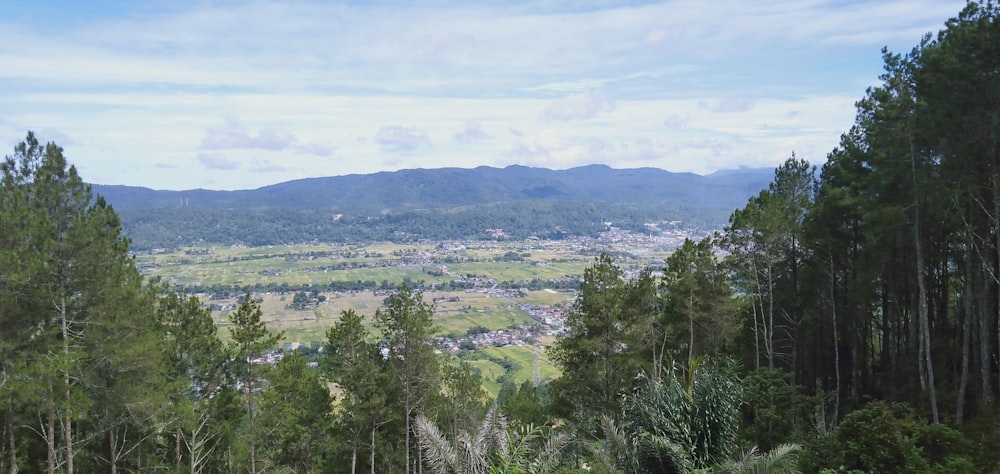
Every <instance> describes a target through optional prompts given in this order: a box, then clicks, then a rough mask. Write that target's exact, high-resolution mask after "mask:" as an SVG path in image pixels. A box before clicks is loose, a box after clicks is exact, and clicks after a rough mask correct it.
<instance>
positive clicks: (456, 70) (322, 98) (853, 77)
mask: <svg viewBox="0 0 1000 474" xmlns="http://www.w3.org/2000/svg"><path fill="white" fill-rule="evenodd" d="M964 4H965V2H964V1H960V0H873V1H868V0H839V1H826V0H766V1H756V0H753V1H751V0H712V1H701V0H667V1H660V2H644V1H625V0H623V1H618V0H575V1H554V0H496V1H492V0H485V1H475V2H474V1H454V0H436V1H426V2H422V1H418V0H414V1H379V0H374V1H354V0H352V1H315V2H313V1H282V2H263V1H243V0H223V1H212V0H146V1H139V0H136V1H110V0H109V1H99V0H93V1H87V2H79V1H76V0H67V1H46V0H4V1H3V2H0V145H3V148H4V151H3V152H2V154H3V155H10V154H12V153H13V147H14V145H15V144H16V143H18V142H20V141H21V140H23V139H24V137H25V136H26V133H27V131H28V130H33V131H34V132H35V133H36V135H37V136H38V137H39V138H40V139H41V140H43V141H53V142H55V143H57V144H58V145H60V146H62V147H63V149H64V153H65V155H66V157H67V159H68V160H69V161H70V163H72V164H74V165H75V166H76V167H77V170H78V171H79V173H80V175H81V176H82V177H83V178H84V180H86V181H88V182H92V183H99V184H125V185H132V186H145V187H149V188H154V189H177V190H179V189H193V188H206V189H224V190H231V189H253V188H258V187H261V186H265V185H269V184H274V183H279V182H283V181H289V180H293V179H300V178H307V177H320V176H337V175H346V174H362V173H373V172H378V171H394V170H398V169H408V168H442V167H460V168H473V167H476V166H484V165H485V166H494V167H504V166H508V165H514V164H517V165H525V166H535V167H546V168H552V169H566V168H572V167H576V166H582V165H587V164H595V163H596V164H606V165H609V166H611V167H613V168H641V167H654V168H661V169H665V170H669V171H674V172H694V173H698V174H707V173H711V172H714V171H717V170H720V169H733V168H741V167H753V168H758V167H776V166H778V165H780V164H781V163H782V162H783V161H784V160H785V159H787V158H788V157H789V156H790V155H791V154H792V153H793V152H794V153H795V154H796V155H797V156H798V157H800V158H804V159H806V160H808V161H810V162H811V163H814V164H822V163H823V162H824V160H825V158H826V155H827V154H828V153H829V152H830V151H831V150H832V149H833V148H834V147H835V146H836V145H837V142H838V140H839V137H840V135H841V134H842V133H844V132H845V131H846V130H848V129H849V128H850V126H851V125H852V123H853V122H854V116H855V108H854V103H855V102H856V101H857V100H858V99H860V98H861V97H863V95H864V93H865V89H866V88H867V87H869V86H871V85H875V84H877V83H878V76H879V74H881V72H882V59H881V48H882V47H883V46H885V47H888V48H889V50H890V51H895V52H908V51H909V50H910V49H911V48H913V46H915V45H916V44H917V43H918V42H919V41H920V38H921V36H923V35H924V34H926V33H936V32H937V31H938V30H940V29H941V28H943V25H944V22H945V21H946V20H947V19H948V18H950V17H953V16H956V15H957V14H958V12H959V11H960V10H961V8H962V7H963V6H964Z"/></svg>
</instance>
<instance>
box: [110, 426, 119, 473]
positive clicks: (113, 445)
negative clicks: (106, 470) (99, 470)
mask: <svg viewBox="0 0 1000 474" xmlns="http://www.w3.org/2000/svg"><path fill="white" fill-rule="evenodd" d="M108 460H109V461H110V462H111V474H118V435H117V431H115V429H114V428H112V429H111V430H109V432H108Z"/></svg>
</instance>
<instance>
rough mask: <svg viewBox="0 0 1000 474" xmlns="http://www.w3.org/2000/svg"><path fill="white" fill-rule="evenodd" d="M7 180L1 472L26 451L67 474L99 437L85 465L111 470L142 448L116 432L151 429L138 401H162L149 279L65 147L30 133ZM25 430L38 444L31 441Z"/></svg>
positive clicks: (1, 291) (1, 198)
mask: <svg viewBox="0 0 1000 474" xmlns="http://www.w3.org/2000/svg"><path fill="white" fill-rule="evenodd" d="M0 174H2V175H0V221H2V222H3V223H4V224H3V226H0V243H2V244H3V250H0V325H2V326H3V327H4V330H3V331H2V335H0V374H2V376H0V397H2V401H0V409H2V410H3V415H4V416H3V424H4V426H3V428H4V429H3V432H4V434H5V442H4V443H2V444H0V446H2V447H0V450H3V451H4V456H3V459H4V462H5V464H6V465H7V467H8V468H9V469H10V470H13V471H16V470H17V469H18V468H19V466H26V464H25V462H24V461H25V458H24V457H20V456H18V452H19V451H20V450H21V449H26V450H28V452H36V453H37V452H38V451H35V450H36V449H40V451H42V452H44V453H45V456H44V460H45V469H46V471H48V472H55V471H56V470H61V471H64V472H68V473H72V472H73V471H74V470H76V469H77V461H78V455H79V454H80V452H81V449H84V450H87V449H89V447H88V446H86V445H82V444H81V440H83V439H94V438H96V437H104V439H105V440H107V441H108V442H107V443H100V446H101V448H100V451H99V453H100V454H99V455H97V454H96V453H90V454H91V456H89V458H95V459H103V460H104V462H105V464H104V465H101V466H102V468H104V467H107V468H108V469H109V470H111V471H114V470H115V468H116V466H117V464H118V462H119V461H121V460H122V459H123V456H124V455H125V454H127V452H126V451H128V452H131V451H132V449H133V448H134V447H135V446H137V445H136V444H134V443H133V442H132V441H129V442H128V443H126V441H125V440H124V439H122V438H120V437H117V434H118V433H119V430H120V429H121V428H123V427H124V426H133V427H143V428H145V427H144V426H143V425H144V422H145V421H147V420H146V418H147V416H148V415H149V409H150V408H151V405H145V404H144V403H143V400H145V399H148V400H150V402H151V403H152V404H153V405H155V400H156V396H157V395H156V394H155V390H152V391H149V392H145V393H144V392H143V388H150V387H152V388H155V387H157V386H158V382H157V381H158V380H160V379H159V376H160V375H161V372H160V370H159V367H160V364H159V360H158V359H157V352H156V351H152V352H151V351H149V348H150V347H151V346H152V343H151V342H150V339H149V338H150V337H151V333H152V328H151V326H150V322H151V321H152V318H151V315H150V313H149V312H147V311H143V308H144V302H146V301H148V300H147V299H146V295H145V294H144V292H143V290H142V287H143V279H142V277H141V276H140V275H139V273H138V271H136V269H135V266H134V263H133V261H132V258H131V257H130V256H129V255H128V241H127V239H125V238H124V237H123V236H122V235H121V226H120V221H119V219H118V215H117V214H116V213H115V211H114V210H113V209H111V207H110V206H108V205H107V203H106V202H105V201H104V199H103V198H101V197H100V196H98V197H94V196H93V195H92V193H91V188H90V186H88V185H86V184H85V183H84V182H83V180H82V179H81V178H80V176H79V175H78V174H77V172H76V169H75V168H74V167H73V166H71V165H69V164H68V163H67V161H66V158H65V157H64V156H63V150H62V148H60V147H59V146H57V145H56V144H54V143H48V144H46V145H44V146H43V145H41V144H40V143H39V142H38V140H37V139H36V138H35V136H34V134H33V133H31V132H28V135H27V138H26V139H25V141H23V142H21V143H20V144H18V145H17V146H15V148H14V154H13V155H12V156H7V157H5V159H4V160H3V163H2V164H0ZM119 383H121V384H124V385H121V386H119V385H118V384H119ZM132 388H135V389H136V390H132ZM133 409H134V410H133ZM27 426H33V427H36V428H35V429H34V430H33V431H34V432H35V433H37V434H39V435H40V436H39V438H40V443H41V446H39V445H38V444H36V443H37V441H34V440H32V441H29V440H28V439H27V438H28V433H29V431H28V430H27V429H25V427H27ZM139 429H140V430H141V429H142V428H139ZM147 433H148V432H147ZM143 436H144V435H140V436H139V439H141V438H142V437H143ZM19 440H20V441H19ZM126 445H128V446H129V448H128V449H127V450H123V449H122V447H123V446H126ZM105 448H107V449H105ZM93 462H94V461H91V463H92V464H91V465H94V464H93Z"/></svg>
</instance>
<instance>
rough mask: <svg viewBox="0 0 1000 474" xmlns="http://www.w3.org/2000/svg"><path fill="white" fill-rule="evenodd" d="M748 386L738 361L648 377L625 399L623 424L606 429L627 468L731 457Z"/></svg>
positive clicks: (660, 468)
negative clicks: (738, 373) (744, 387)
mask: <svg viewBox="0 0 1000 474" xmlns="http://www.w3.org/2000/svg"><path fill="white" fill-rule="evenodd" d="M741 395H742V387H741V385H740V381H739V379H738V378H737V376H736V371H735V366H734V364H733V363H732V362H729V361H725V360H720V361H718V362H711V363H706V364H698V365H694V366H690V367H687V372H686V373H679V372H678V373H671V374H670V375H668V376H666V377H663V378H661V379H652V378H648V377H644V378H643V379H642V384H641V385H640V386H639V388H638V389H637V390H636V391H635V393H633V394H631V395H629V396H627V397H626V399H625V405H624V414H623V415H622V420H623V421H622V424H621V428H620V429H617V428H615V427H614V426H613V422H612V420H610V419H609V420H608V421H607V422H606V425H607V424H610V425H612V426H611V427H606V428H605V431H606V433H607V434H608V435H609V439H610V442H611V445H612V451H613V452H614V453H615V456H616V458H617V462H618V465H619V466H620V467H622V468H623V469H625V470H626V471H627V472H666V473H687V472H693V471H694V470H695V469H704V468H709V467H712V466H717V465H721V464H723V463H725V462H727V461H729V460H730V457H731V454H732V451H733V449H734V447H735V444H736V439H737V434H738V432H739V404H740V400H741Z"/></svg>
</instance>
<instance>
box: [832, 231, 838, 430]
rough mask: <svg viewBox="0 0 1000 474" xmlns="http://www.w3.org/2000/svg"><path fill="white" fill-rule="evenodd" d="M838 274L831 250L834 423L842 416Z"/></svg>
mask: <svg viewBox="0 0 1000 474" xmlns="http://www.w3.org/2000/svg"><path fill="white" fill-rule="evenodd" d="M836 288H837V274H836V273H834V271H833V249H830V310H831V313H832V316H833V370H834V374H835V376H836V382H835V383H836V384H837V390H836V392H835V395H834V396H835V397H836V398H835V399H834V401H833V422H834V423H836V422H837V419H838V417H839V416H840V337H839V336H838V334H837V294H836Z"/></svg>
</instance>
